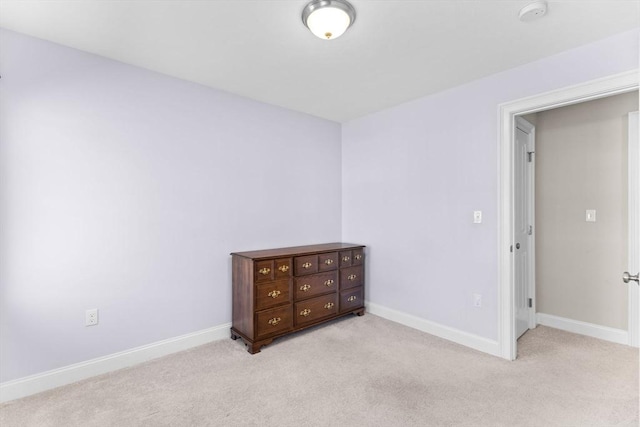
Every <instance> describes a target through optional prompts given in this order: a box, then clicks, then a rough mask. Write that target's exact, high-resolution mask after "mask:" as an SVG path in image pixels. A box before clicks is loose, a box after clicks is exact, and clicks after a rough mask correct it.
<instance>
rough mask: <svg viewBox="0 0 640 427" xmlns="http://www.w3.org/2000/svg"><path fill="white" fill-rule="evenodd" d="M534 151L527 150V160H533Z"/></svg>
mask: <svg viewBox="0 0 640 427" xmlns="http://www.w3.org/2000/svg"><path fill="white" fill-rule="evenodd" d="M534 153H535V151H527V161H528V162H529V163H531V162H532V161H533V154H534Z"/></svg>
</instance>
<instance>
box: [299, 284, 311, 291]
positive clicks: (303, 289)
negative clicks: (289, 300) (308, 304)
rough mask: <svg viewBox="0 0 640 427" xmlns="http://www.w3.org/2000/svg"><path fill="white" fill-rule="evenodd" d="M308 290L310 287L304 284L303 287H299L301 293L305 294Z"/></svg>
mask: <svg viewBox="0 0 640 427" xmlns="http://www.w3.org/2000/svg"><path fill="white" fill-rule="evenodd" d="M309 289H311V285H306V284H305V285H302V286H300V290H301V291H302V292H307V291H308V290H309Z"/></svg>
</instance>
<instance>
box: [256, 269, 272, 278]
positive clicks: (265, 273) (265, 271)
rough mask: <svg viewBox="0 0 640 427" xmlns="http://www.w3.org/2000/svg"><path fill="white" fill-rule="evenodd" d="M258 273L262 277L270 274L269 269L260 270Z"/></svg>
mask: <svg viewBox="0 0 640 427" xmlns="http://www.w3.org/2000/svg"><path fill="white" fill-rule="evenodd" d="M258 273H260V274H263V275H265V276H266V275H267V274H269V273H271V269H270V268H267V267H265V268H261V269H260V270H258Z"/></svg>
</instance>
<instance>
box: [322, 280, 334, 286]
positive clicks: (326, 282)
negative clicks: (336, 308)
mask: <svg viewBox="0 0 640 427" xmlns="http://www.w3.org/2000/svg"><path fill="white" fill-rule="evenodd" d="M324 284H325V285H327V286H331V285H333V279H329V280H325V282H324Z"/></svg>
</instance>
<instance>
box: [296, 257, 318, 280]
mask: <svg viewBox="0 0 640 427" xmlns="http://www.w3.org/2000/svg"><path fill="white" fill-rule="evenodd" d="M293 263H294V264H295V269H296V271H295V275H296V276H302V275H304V274H313V273H317V272H318V255H307V256H299V257H295V258H294V259H293Z"/></svg>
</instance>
